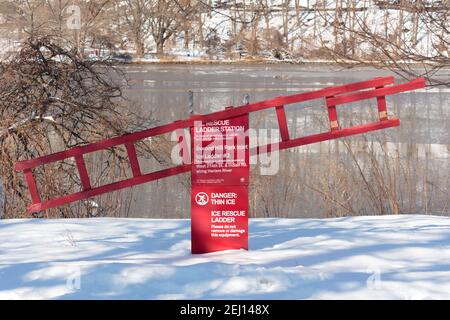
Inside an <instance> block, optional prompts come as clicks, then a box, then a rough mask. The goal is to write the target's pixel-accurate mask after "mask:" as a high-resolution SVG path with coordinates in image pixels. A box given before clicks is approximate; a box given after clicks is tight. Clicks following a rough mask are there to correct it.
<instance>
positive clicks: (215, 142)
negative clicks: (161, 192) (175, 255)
mask: <svg viewBox="0 0 450 320" xmlns="http://www.w3.org/2000/svg"><path fill="white" fill-rule="evenodd" d="M247 132H248V115H244V116H239V117H235V118H230V119H225V120H218V121H213V122H208V123H201V122H198V123H197V124H196V125H195V126H194V127H193V128H192V133H191V136H192V145H191V147H192V189H191V229H192V230H191V235H192V253H207V252H213V251H222V250H230V249H248V179H249V171H250V168H249V154H250V153H249V138H248V135H247Z"/></svg>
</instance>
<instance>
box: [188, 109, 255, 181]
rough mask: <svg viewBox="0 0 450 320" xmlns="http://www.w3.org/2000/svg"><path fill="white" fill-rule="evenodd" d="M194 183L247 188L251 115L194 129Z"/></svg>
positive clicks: (218, 121) (197, 126)
mask: <svg viewBox="0 0 450 320" xmlns="http://www.w3.org/2000/svg"><path fill="white" fill-rule="evenodd" d="M192 131H193V132H192V133H191V136H192V137H193V139H192V183H193V184H203V185H248V178H249V156H250V152H249V137H248V135H247V134H246V133H247V132H248V115H244V116H240V117H235V118H230V119H225V120H216V121H211V122H207V123H204V124H202V123H201V121H199V122H198V123H197V125H195V126H194V127H193V128H192Z"/></svg>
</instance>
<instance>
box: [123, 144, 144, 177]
mask: <svg viewBox="0 0 450 320" xmlns="http://www.w3.org/2000/svg"><path fill="white" fill-rule="evenodd" d="M125 148H126V149H127V153H128V159H129V160H130V166H131V172H132V173H133V177H140V176H141V175H142V173H141V168H140V166H139V160H138V158H137V153H136V147H135V146H134V143H133V142H127V143H125Z"/></svg>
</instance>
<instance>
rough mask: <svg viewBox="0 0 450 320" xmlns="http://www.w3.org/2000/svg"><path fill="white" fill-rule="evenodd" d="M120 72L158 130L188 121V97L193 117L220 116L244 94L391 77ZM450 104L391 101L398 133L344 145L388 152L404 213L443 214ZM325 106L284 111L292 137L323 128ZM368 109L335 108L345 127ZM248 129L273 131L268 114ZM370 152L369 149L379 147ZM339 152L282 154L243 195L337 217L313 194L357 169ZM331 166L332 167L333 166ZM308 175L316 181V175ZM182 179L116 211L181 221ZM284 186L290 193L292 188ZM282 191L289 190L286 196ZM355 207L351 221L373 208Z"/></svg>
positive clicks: (268, 206) (271, 211) (153, 186)
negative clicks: (276, 166)
mask: <svg viewBox="0 0 450 320" xmlns="http://www.w3.org/2000/svg"><path fill="white" fill-rule="evenodd" d="M125 70H126V73H127V75H128V77H129V79H130V82H129V84H130V88H129V89H128V90H127V91H126V95H127V96H128V97H129V98H130V99H132V100H134V101H136V104H135V108H136V111H138V112H140V113H141V114H144V115H145V114H146V113H148V116H149V117H151V118H154V119H156V120H158V122H159V123H160V124H165V123H169V122H172V121H175V120H179V119H185V118H188V117H189V94H188V91H190V90H191V91H192V92H193V95H194V112H195V113H199V114H205V113H209V112H213V111H218V110H222V109H223V108H224V107H226V106H239V105H242V103H243V98H244V96H245V95H249V98H250V102H255V101H260V100H265V99H269V98H273V97H276V96H282V95H290V94H295V93H299V92H305V91H310V90H317V89H320V88H324V87H327V86H334V85H339V84H343V83H348V82H356V81H362V80H367V79H371V78H374V77H380V76H389V75H393V73H391V72H389V71H382V70H375V69H358V68H354V69H350V70H347V69H338V68H334V69H332V68H331V67H324V66H321V67H318V66H294V65H269V66H265V65H130V66H126V69H125ZM440 77H442V78H446V77H450V70H444V71H441V73H440ZM402 81H404V80H402V79H396V82H402ZM449 101H450V89H449V88H440V89H439V88H433V89H427V90H425V89H423V90H416V91H415V92H409V93H402V94H398V95H395V96H389V97H388V98H387V103H388V110H389V115H390V116H391V117H392V116H395V117H398V118H400V119H401V126H400V127H397V128H392V129H388V130H385V131H384V132H382V133H380V132H375V133H369V134H367V135H364V136H354V137H352V138H350V140H351V141H361V142H362V143H363V146H364V143H366V144H367V142H371V143H372V142H374V141H375V142H376V141H381V140H382V141H383V142H384V143H385V145H386V146H387V149H388V151H389V152H391V153H393V154H394V156H397V157H398V158H399V159H402V160H401V161H397V162H398V163H397V162H396V164H395V165H396V166H398V170H397V171H395V172H394V174H395V175H396V176H395V177H394V178H392V177H391V178H390V179H391V180H393V181H394V182H393V183H397V184H402V183H403V182H402V181H403V179H404V180H405V181H408V183H411V185H412V186H409V187H408V188H409V189H408V190H407V191H405V190H397V191H395V192H396V193H397V195H396V197H397V198H398V197H402V203H401V204H400V205H402V206H404V207H405V208H408V209H407V210H406V211H408V212H411V213H415V212H417V211H419V210H420V212H422V211H423V210H425V212H427V210H430V211H433V212H434V211H435V210H437V211H438V212H439V213H444V214H445V213H447V212H448V200H447V201H446V200H445V199H446V198H447V199H448V186H449V177H448V172H449V162H450V161H449V152H450V130H449V129H450V103H449ZM323 105H324V103H323V101H322V100H315V101H308V102H306V103H302V104H295V105H289V106H288V107H287V109H286V114H287V118H288V126H289V130H290V134H291V136H293V137H296V136H303V135H308V134H313V133H317V132H323V131H326V130H327V128H326V126H325V125H326V124H327V121H326V118H327V114H326V111H325V108H323ZM374 111H376V101H375V99H372V100H367V101H364V102H361V103H360V102H358V103H353V104H351V105H347V106H342V107H338V113H339V116H340V119H342V124H343V125H344V126H346V125H348V124H349V122H350V121H352V123H354V124H356V123H364V122H368V121H371V120H375V117H376V112H374ZM250 126H251V127H253V128H277V121H276V115H275V112H274V110H270V111H263V112H258V113H256V114H252V115H251V117H250ZM364 141H366V142H364ZM373 148H374V150H376V146H373ZM342 153H345V148H344V147H343V146H342V143H341V142H334V141H333V142H324V143H320V144H315V145H310V146H307V147H300V148H296V149H293V150H292V151H290V152H285V154H282V155H281V158H280V170H279V172H278V174H277V175H276V176H274V177H260V176H258V174H257V173H255V174H254V175H253V178H252V179H253V181H254V183H255V185H254V186H252V187H251V190H252V194H251V196H250V205H251V206H253V211H252V214H253V215H255V216H291V215H292V216H295V217H297V216H301V217H304V216H306V217H308V216H314V217H323V216H335V215H339V214H337V213H336V212H338V211H339V210H337V211H336V210H335V211H333V210H332V209H330V208H326V206H324V205H322V204H321V202H323V201H329V199H328V198H327V197H329V195H320V194H319V193H317V190H316V191H314V190H315V189H320V190H323V187H324V185H323V181H321V180H320V179H323V178H324V177H328V176H331V175H332V174H334V173H335V172H337V171H339V170H340V167H339V166H341V167H342V166H350V167H349V168H350V169H352V170H353V168H354V167H355V166H354V165H352V164H351V163H350V162H351V161H350V160H349V159H347V158H346V157H345V156H342V158H341V156H340V154H342ZM330 157H331V158H333V159H334V160H333V161H334V162H333V163H330V161H329V158H330ZM333 165H334V166H337V167H338V168H337V169H333V168H331V166H333ZM379 165H380V166H384V165H388V166H389V167H388V169H386V170H387V171H386V174H389V175H390V174H391V172H390V171H389V170H390V169H389V168H391V167H392V166H393V164H390V163H389V162H386V159H379ZM324 170H328V171H329V172H330V174H328V175H327V174H325V173H324ZM343 170H344V169H343ZM345 170H347V171H348V169H345ZM345 170H344V171H345ZM363 170H368V171H367V179H369V180H370V179H377V178H376V175H373V170H374V169H373V166H372V167H370V166H367V167H363ZM371 170H372V171H371ZM377 170H379V171H380V170H381V171H383V169H377ZM364 172H365V171H364ZM316 173H317V174H316ZM383 174H385V173H383ZM347 175H351V173H348V174H347ZM315 176H316V177H317V178H314V177H315ZM319 177H320V178H319ZM334 178H335V177H333V179H334ZM345 178H348V177H345ZM360 178H361V177H360ZM382 178H383V179H384V178H385V177H384V176H382ZM386 179H387V178H386ZM397 180H398V181H397ZM188 181H189V177H188V176H187V175H185V177H181V178H180V177H173V178H170V179H166V180H164V181H159V182H154V183H149V184H146V185H143V186H139V187H137V188H135V189H134V190H133V191H132V193H133V195H132V196H130V195H129V194H128V193H129V192H126V193H125V194H124V196H125V197H126V199H127V201H125V202H124V203H128V205H124V206H123V208H122V210H123V211H124V212H125V211H126V212H127V214H128V215H130V216H136V217H145V216H157V217H188V215H189V185H188V184H189V183H188ZM333 183H334V182H333ZM346 183H348V184H352V183H353V182H351V181H348V182H346ZM383 183H387V182H383ZM274 184H275V185H277V186H278V187H277V188H276V189H280V191H279V192H281V193H280V194H278V193H276V192H275V193H274V192H270V193H268V191H267V190H268V189H270V188H271V187H272V186H273V185H274ZM290 185H292V186H294V187H293V188H291V187H289V186H290ZM304 186H308V189H304V188H305V187H304ZM431 186H433V187H431ZM393 188H394V189H396V188H400V187H398V186H394V187H393ZM284 189H287V190H285V191H283V190H284ZM289 191H291V194H289ZM330 192H331V191H330ZM380 192H381V191H380ZM383 192H384V191H383ZM383 192H382V193H383ZM387 192H389V191H387ZM424 192H426V194H427V196H426V198H425V199H422V196H421V194H423V193H424ZM384 193H386V192H384ZM430 193H435V194H436V197H437V198H432V196H430V195H428V194H430ZM403 194H405V196H403ZM406 195H407V196H406ZM359 196H362V195H359ZM374 197H375V198H376V197H377V196H374ZM403 197H405V199H404V198H403ZM406 197H407V198H408V199H406ZM430 197H431V198H430ZM324 199H325V200H324ZM372 200H373V201H377V200H376V199H372ZM333 201H334V200H333ZM287 204H289V205H287ZM368 207H369V206H368ZM402 208H403V207H402ZM435 208H437V209H435ZM330 210H331V211H330ZM352 210H354V211H353V213H357V214H368V213H370V208H367V210H369V212H368V211H365V209H364V210H361V209H354V208H353V209H352ZM288 211H289V213H288ZM403 211H404V210H402V212H403Z"/></svg>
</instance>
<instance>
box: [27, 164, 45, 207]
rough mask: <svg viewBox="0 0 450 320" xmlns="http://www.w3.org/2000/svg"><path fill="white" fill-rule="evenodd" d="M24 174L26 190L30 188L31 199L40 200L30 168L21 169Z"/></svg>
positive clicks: (34, 201)
mask: <svg viewBox="0 0 450 320" xmlns="http://www.w3.org/2000/svg"><path fill="white" fill-rule="evenodd" d="M23 173H24V174H25V180H26V181H27V184H28V190H30V195H31V201H32V202H33V204H34V203H39V202H41V197H40V196H39V191H38V189H37V186H36V180H35V179H34V175H33V171H32V170H31V169H25V170H24V171H23Z"/></svg>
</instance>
